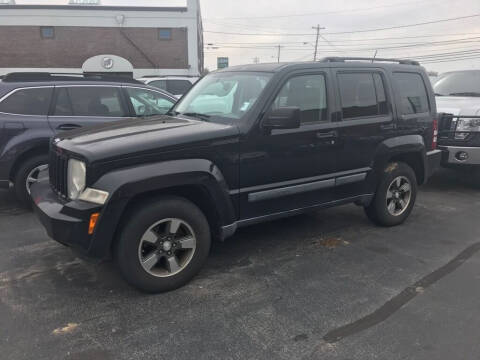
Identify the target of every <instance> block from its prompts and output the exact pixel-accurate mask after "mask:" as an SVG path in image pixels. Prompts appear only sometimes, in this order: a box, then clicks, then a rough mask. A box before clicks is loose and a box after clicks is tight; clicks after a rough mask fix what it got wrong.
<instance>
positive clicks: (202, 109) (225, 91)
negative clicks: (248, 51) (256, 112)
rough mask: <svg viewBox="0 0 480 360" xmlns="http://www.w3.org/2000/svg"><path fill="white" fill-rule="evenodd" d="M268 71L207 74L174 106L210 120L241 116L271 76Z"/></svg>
mask: <svg viewBox="0 0 480 360" xmlns="http://www.w3.org/2000/svg"><path fill="white" fill-rule="evenodd" d="M271 77H272V74H269V73H240V72H238V73H234V72H221V73H212V74H209V75H207V76H205V77H204V78H203V79H202V80H200V81H199V82H198V84H196V85H195V87H194V88H193V89H192V90H191V91H190V92H189V93H188V94H187V95H185V96H184V97H183V98H182V100H180V102H179V103H178V104H177V105H176V106H175V107H174V108H173V109H172V112H173V113H174V114H184V115H187V116H193V117H197V118H199V119H202V120H207V119H208V121H231V120H239V119H241V118H242V117H243V116H244V115H245V114H246V113H247V111H248V110H250V109H251V108H252V106H253V105H254V104H255V102H256V101H257V99H258V98H259V97H260V94H261V93H262V91H263V89H264V88H265V86H266V85H267V83H268V82H269V80H270V79H271Z"/></svg>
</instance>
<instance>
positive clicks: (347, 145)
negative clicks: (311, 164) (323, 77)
mask: <svg viewBox="0 0 480 360" xmlns="http://www.w3.org/2000/svg"><path fill="white" fill-rule="evenodd" d="M334 72H335V80H336V84H337V91H338V93H337V94H338V96H337V99H338V107H339V113H340V120H341V121H340V122H339V123H338V126H339V127H338V133H339V150H338V154H337V158H338V164H337V171H340V172H342V171H347V172H349V173H351V174H352V175H351V177H350V178H346V179H345V181H344V183H342V184H337V185H338V186H337V187H336V192H337V196H338V197H339V198H348V197H353V196H357V195H362V194H366V193H367V192H368V191H369V189H367V188H366V182H365V181H364V180H365V179H366V178H367V176H368V174H369V173H370V171H371V167H372V165H373V159H374V158H375V152H376V150H377V148H378V146H379V144H380V143H381V142H382V141H384V140H385V139H386V138H388V137H390V136H392V135H393V134H394V131H395V127H396V124H395V122H394V116H393V107H392V105H391V104H392V101H391V99H392V91H391V89H390V87H389V86H388V81H387V79H388V77H387V74H386V73H385V72H384V70H383V69H380V68H379V69H372V68H366V69H361V68H359V69H357V68H355V69H354V70H351V69H348V70H347V69H335V70H334Z"/></svg>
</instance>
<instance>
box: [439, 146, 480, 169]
mask: <svg viewBox="0 0 480 360" xmlns="http://www.w3.org/2000/svg"><path fill="white" fill-rule="evenodd" d="M440 148H441V149H442V150H443V151H444V156H443V159H442V165H444V166H451V165H465V166H474V165H480V147H467V146H442V147H440ZM465 154H466V155H465Z"/></svg>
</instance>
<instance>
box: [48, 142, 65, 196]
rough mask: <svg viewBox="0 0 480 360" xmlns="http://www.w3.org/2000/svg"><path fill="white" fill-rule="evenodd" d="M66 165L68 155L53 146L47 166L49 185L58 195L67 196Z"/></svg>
mask: <svg viewBox="0 0 480 360" xmlns="http://www.w3.org/2000/svg"><path fill="white" fill-rule="evenodd" d="M67 165H68V157H67V156H66V155H65V154H62V153H61V150H60V149H58V148H55V147H53V148H52V149H51V151H50V163H49V167H48V171H49V176H50V186H51V187H52V189H53V191H55V192H56V193H57V194H58V195H60V196H62V197H64V198H66V197H67Z"/></svg>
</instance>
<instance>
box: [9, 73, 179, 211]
mask: <svg viewBox="0 0 480 360" xmlns="http://www.w3.org/2000/svg"><path fill="white" fill-rule="evenodd" d="M176 101H177V99H176V98H175V97H174V96H172V95H170V94H169V93H167V92H165V91H162V90H160V89H157V88H154V87H151V86H147V85H145V84H143V83H141V82H138V81H136V80H133V79H128V78H118V77H104V76H103V77H102V76H88V75H65V74H50V73H12V74H8V75H6V76H4V77H3V79H2V80H1V81H0V129H1V131H0V188H8V187H9V186H10V185H11V184H13V186H14V189H15V193H16V195H17V197H18V199H19V200H20V201H21V202H22V203H23V204H25V205H26V206H28V205H29V204H30V201H29V197H30V186H31V185H32V183H34V182H36V181H37V180H38V175H39V173H40V172H41V170H43V169H45V168H46V167H47V164H48V148H49V140H50V138H51V137H52V136H53V135H55V134H57V133H58V132H60V131H64V130H71V129H75V128H78V127H82V126H92V125H98V124H103V123H110V122H114V121H119V120H122V119H130V120H132V119H131V118H135V117H142V118H143V117H147V116H153V115H160V114H165V113H166V112H167V111H168V110H169V109H170V108H171V107H172V106H173V105H174V104H175V103H176Z"/></svg>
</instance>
